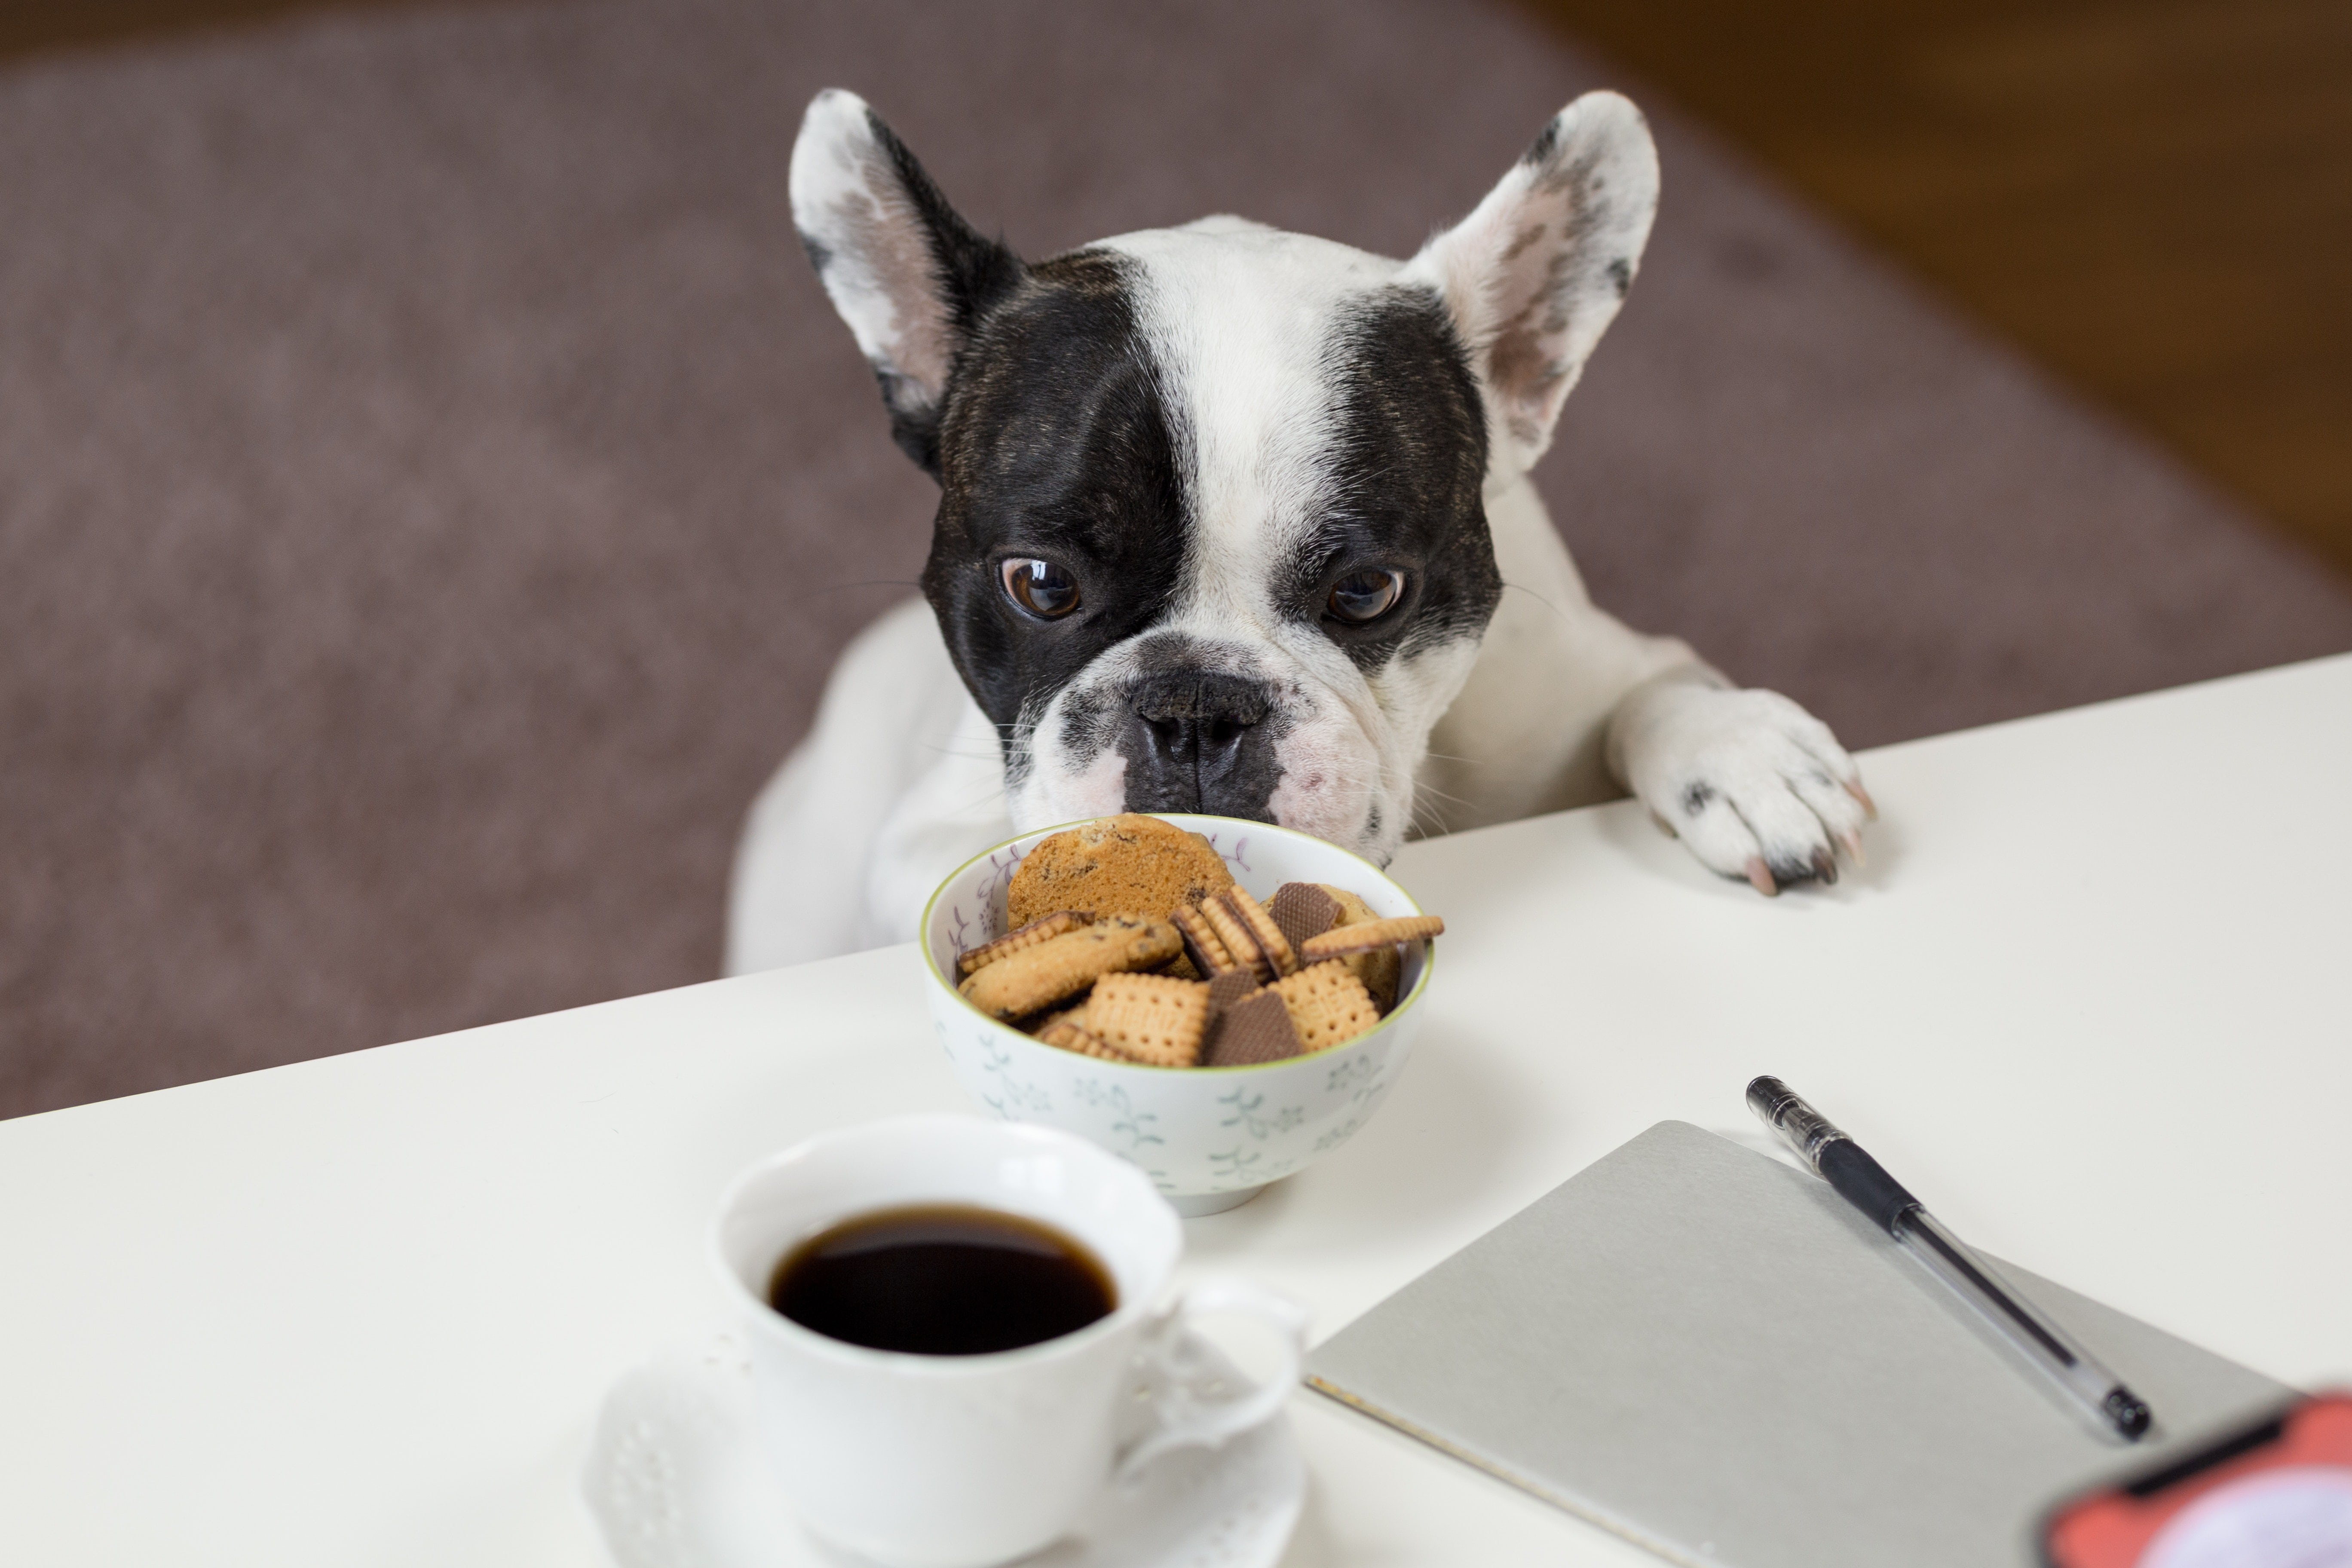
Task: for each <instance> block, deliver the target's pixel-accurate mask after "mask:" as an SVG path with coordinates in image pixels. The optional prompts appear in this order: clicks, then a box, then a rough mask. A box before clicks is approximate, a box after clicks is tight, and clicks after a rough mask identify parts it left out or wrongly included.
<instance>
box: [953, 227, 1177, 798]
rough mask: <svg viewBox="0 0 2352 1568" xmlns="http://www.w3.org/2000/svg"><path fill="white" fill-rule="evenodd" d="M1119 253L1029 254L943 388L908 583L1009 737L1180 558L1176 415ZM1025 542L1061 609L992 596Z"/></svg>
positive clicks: (1159, 596) (1165, 587)
mask: <svg viewBox="0 0 2352 1568" xmlns="http://www.w3.org/2000/svg"><path fill="white" fill-rule="evenodd" d="M1133 265H1134V264H1133V263H1131V262H1129V260H1127V259H1126V258H1122V257H1119V256H1117V255H1114V254H1112V253H1111V252H1108V251H1087V250H1081V251H1074V252H1072V253H1071V254H1070V255H1068V256H1064V257H1059V258H1055V259H1053V260H1051V261H1045V262H1040V263H1038V264H1037V265H1036V266H1035V267H1034V268H1029V269H1028V272H1027V274H1026V276H1025V278H1024V280H1023V282H1022V285H1021V287H1020V288H1018V289H1015V290H1014V291H1013V294H1012V295H1011V296H1009V297H1008V298H1006V299H1005V300H1003V301H1001V302H1000V303H999V304H998V305H997V306H996V307H995V309H994V310H991V311H990V312H989V313H988V314H986V315H985V316H983V317H982V318H981V319H980V320H979V321H977V323H976V324H975V326H974V328H973V330H972V332H971V337H970V340H969V341H968V342H967V343H966V345H965V347H964V350H963V353H962V354H961V356H960V357H959V358H958V360H957V362H956V367H955V371H954V374H952V375H951V376H950V379H949V382H948V390H947V395H946V396H945V398H944V399H942V411H941V418H940V431H939V447H938V451H939V468H938V470H937V471H938V475H939V479H940V510H939V516H938V519H937V521H936V524H935V526H934V528H933V531H932V536H931V555H930V560H929V563H927V564H926V565H925V566H924V568H923V579H922V581H923V594H924V596H925V597H927V598H928V599H929V600H930V603H931V608H932V609H933V610H934V611H935V612H936V613H937V614H938V616H939V621H940V629H941V631H942V632H943V633H944V634H945V636H946V637H947V644H948V652H949V654H950V657H952V658H954V660H955V665H956V669H957V671H958V672H959V673H960V674H961V675H962V677H963V679H964V684H965V685H966V686H967V687H969V688H970V689H971V694H972V697H973V699H974V700H976V701H978V702H979V704H980V707H981V710H982V712H984V713H986V714H987V715H988V716H989V718H990V719H991V720H992V721H994V723H995V724H996V727H997V731H998V733H999V735H1000V736H1002V737H1003V740H1004V741H1005V742H1006V743H1007V746H1008V749H1009V748H1010V747H1011V745H1012V743H1013V742H1014V741H1015V740H1016V739H1017V735H1016V730H1017V726H1018V725H1019V723H1020V721H1021V720H1022V718H1023V715H1024V711H1025V712H1028V713H1030V714H1031V715H1033V716H1034V711H1035V710H1036V709H1037V708H1040V707H1042V706H1044V704H1045V701H1046V700H1049V699H1050V698H1051V697H1052V696H1053V694H1054V693H1055V692H1056V691H1059V690H1060V689H1062V688H1063V687H1064V686H1065V685H1066V684H1068V682H1069V681H1070V679H1072V678H1073V677H1074V676H1076V674H1077V673H1078V671H1079V670H1081V669H1083V668H1086V666H1087V663H1088V662H1089V661H1090V660H1092V659H1093V658H1095V657H1096V656H1097V654H1099V653H1101V652H1102V651H1103V650H1104V649H1105V648H1108V647H1111V646H1112V645H1113V644H1115V643H1118V642H1123V641H1125V640H1126V639H1127V638H1129V637H1134V636H1135V635H1136V634H1138V633H1139V632H1141V631H1144V630H1146V629H1147V628H1149V627H1150V625H1151V623H1152V622H1153V621H1154V620H1156V619H1158V618H1159V616H1160V615H1161V614H1162V613H1163V612H1164V611H1165V610H1166V608H1167V606H1168V604H1169V601H1170V599H1171V597H1172V596H1173V595H1174V593H1175V591H1176V585H1177V581H1178V578H1179V576H1180V575H1181V573H1182V571H1183V566H1184V559H1185V554H1186V551H1187V546H1188V544H1189V542H1190V539H1191V534H1192V514H1191V501H1190V498H1189V496H1188V493H1187V489H1186V486H1185V484H1184V480H1183V476H1182V475H1181V473H1180V471H1179V468H1178V458H1177V453H1178V450H1179V448H1180V445H1181V436H1180V432H1179V430H1178V427H1177V420H1178V417H1179V416H1178V414H1177V413H1176V412H1175V411H1173V410H1171V406H1170V404H1169V400H1168V399H1167V397H1166V396H1165V395H1163V394H1162V391H1161V388H1160V376H1159V368H1158V365H1157V363H1155V361H1154V359H1153V357H1152V355H1151V353H1150V348H1149V346H1148V345H1147V344H1146V342H1144V340H1143V337H1142V335H1141V333H1140V332H1139V330H1138V327H1137V323H1136V315H1135V307H1134V302H1133V300H1132V297H1131V295H1130V291H1129V279H1128V271H1129V268H1131V267H1132V266H1133ZM1029 556H1036V557H1041V558H1043V559H1045V560H1049V561H1053V562H1055V563H1057V564H1059V565H1061V566H1062V567H1063V568H1065V569H1066V570H1067V571H1068V572H1070V573H1071V574H1073V575H1074V576H1075V577H1076V579H1077V583H1078V593H1079V602H1078V607H1077V609H1076V610H1075V611H1073V612H1072V613H1071V614H1069V615H1067V616H1063V617H1062V618H1060V619H1058V620H1044V619H1040V618H1039V617H1037V616H1032V615H1030V614H1028V613H1027V612H1025V611H1024V610H1022V609H1020V608H1018V607H1017V606H1015V605H1013V603H1012V601H1011V600H1010V599H1008V598H1006V596H1005V595H1004V593H1003V589H1002V587H1001V586H1000V585H999V580H998V569H999V567H1000V566H1001V565H1002V563H1003V562H1005V561H1007V560H1013V559H1021V558H1024V557H1029ZM1096 732H1097V733H1098V732H1099V728H1098V727H1097V731H1096ZM1084 754H1085V752H1083V751H1082V752H1081V757H1082V758H1083V755H1084ZM1015 760H1017V759H1015Z"/></svg>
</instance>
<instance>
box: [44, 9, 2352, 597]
mask: <svg viewBox="0 0 2352 1568" xmlns="http://www.w3.org/2000/svg"><path fill="white" fill-rule="evenodd" d="M1523 3H1524V4H1527V5H1532V6H1534V7H1535V8H1536V9H1537V10H1538V11H1539V12H1540V13H1542V14H1543V15H1545V16H1549V17H1550V18H1552V19H1553V20H1555V21H1556V22H1558V23H1559V25H1560V26H1563V27H1565V28H1566V29H1568V30H1569V31H1570V33H1572V34H1573V35H1575V36H1577V37H1582V38H1584V39H1587V40H1589V41H1591V42H1592V43H1595V44H1598V45H1599V46H1601V47H1602V48H1604V49H1606V50H1608V51H1610V52H1611V53H1612V54H1614V55H1615V56H1616V57H1617V58H1620V59H1621V60H1622V61H1623V62H1624V63H1625V64H1626V65H1627V66H1628V67H1630V68H1632V69H1633V70H1634V71H1636V72H1638V73H1640V74H1641V76H1642V77H1643V78H1645V79H1647V80H1648V81H1649V82H1651V83H1654V84H1655V85H1656V86H1657V87H1659V88H1661V89H1664V91H1666V92H1668V93H1671V94H1672V95H1674V96H1675V98H1677V99H1679V100H1681V101H1682V102H1683V104H1684V105H1685V107H1686V108H1688V109H1691V110H1696V112H1697V113H1698V114H1699V115H1700V116H1702V117H1703V118H1705V119H1706V120H1708V121H1712V122H1713V123H1714V124H1715V125H1716V126H1717V128H1718V129H1720V130H1721V131H1722V132H1725V133H1726V134H1727V136H1728V137H1729V138H1730V139H1731V140H1732V141H1733V142H1737V143H1739V144H1741V145H1743V146H1744V147H1745V148H1746V149H1747V150H1748V152H1749V153H1750V154H1751V155H1752V156H1754V157H1755V158H1757V159H1758V160H1759V162H1761V163H1764V164H1765V165H1767V166H1768V167H1770V168H1771V169H1773V170H1775V171H1777V172H1778V174H1780V177H1782V178H1783V179H1785V180H1787V181H1788V182H1789V183H1790V184H1792V185H1793V186H1795V187H1796V188H1797V189H1799V190H1801V191H1802V192H1803V193H1805V194H1806V195H1808V196H1810V197H1811V199H1812V200H1813V201H1814V202H1816V203H1817V204H1819V205H1821V206H1822V207H1823V208H1825V209H1827V210H1828V211H1829V212H1831V213H1832V214H1834V215H1835V216H1838V217H1839V218H1841V219H1843V221H1844V222H1845V223H1846V224H1847V225H1849V226H1851V227H1852V228H1853V229H1854V230H1856V231H1858V232H1859V233H1861V234H1862V235H1864V236H1865V237H1867V238H1869V239H1870V240H1871V241H1872V242H1874V244H1876V245H1877V246H1878V247H1881V248H1882V249H1883V250H1885V251H1886V252H1888V253H1889V254H1891V255H1893V256H1895V258H1899V259H1900V260H1901V261H1903V262H1905V263H1906V264H1907V265H1908V266H1909V267H1910V268H1912V269H1913V270H1915V271H1916V272H1917V273H1919V274H1920V275H1922V276H1924V277H1925V278H1927V279H1929V280H1930V281H1931V282H1933V283H1935V284H1937V285H1938V286H1940V287H1941V288H1942V289H1944V290H1945V291H1946V292H1948V294H1949V295H1950V296H1952V297H1953V298H1954V299H1956V300H1958V301H1959V302H1960V303H1961V305H1962V306H1963V307H1965V308H1966V309H1967V310H1970V311H1972V312H1973V313H1974V314H1975V315H1977V316H1978V317H1979V319H1980V320H1982V321H1985V322H1986V323H1988V324H1990V326H1991V327H1992V328H1993V329H1994V330H1995V331H1999V332H2001V333H2003V334H2005V335H2007V336H2008V337H2009V338H2011V340H2012V341H2014V342H2017V343H2019V344H2020V345H2021V346H2022V347H2023V348H2024V349H2025V351H2026V352H2027V353H2029V354H2032V356H2034V357H2035V358H2037V359H2038V360H2040V361H2041V362H2042V363H2043V364H2045V365H2047V366H2049V367H2051V368H2052V369H2053V370H2054V371H2056V372H2057V373H2058V374H2060V375H2062V376H2063V377H2065V378H2066V379H2067V380H2069V381H2071V382H2072V383H2073V384H2074V385H2075V386H2077V387H2078V388H2080V389H2081V390H2083V391H2084V392H2086V393H2088V394H2089V395H2092V396H2093V397H2095V398H2097V399H2100V400H2102V401H2104V402H2105V403H2106V404H2107V405H2110V406H2111V407H2113V408H2115V409H2116V410H2118V411H2120V412H2121V413H2122V414H2123V415H2125V416H2126V417H2127V418H2129V419H2131V420H2133V421H2135V422H2137V424H2138V425H2140V426H2142V427H2144V428H2145V429H2147V430H2148V431H2150V432H2152V433H2153V434H2155V435H2156V436H2157V437H2158V438H2159V439H2161V440H2163V441H2165V442H2167V443H2168V444H2169V445H2170V446H2171V447H2173V448H2174V449H2175V450H2176V451H2178V452H2179V453H2180V454H2181V455H2182V456H2183V457H2184V458H2187V459H2188V460H2189V462H2190V463H2191V464H2192V465H2194V466H2196V467H2199V468H2202V469H2203V470H2204V471H2205V472H2206V473H2207V474H2209V475H2210V476H2211V477H2212V478H2213V479H2216V480H2218V481H2219V482H2220V483H2221V485H2222V486H2223V487H2225V488H2226V489H2231V490H2233V491H2235V492H2236V493H2237V494H2238V495H2239V496H2240V497H2242V499H2244V500H2246V501H2248V502H2250V503H2251V504H2252V506H2253V507H2254V508H2255V509H2256V510H2259V511H2261V512H2263V513H2264V514H2265V515H2267V516H2269V517H2270V518H2271V519H2273V521H2276V522H2277V523H2279V524H2280V525H2282V526H2283V527H2284V528H2285V529H2286V530H2288V531H2290V532H2292V533H2294V534H2296V535H2298V536H2300V537H2301V538H2303V539H2304V540H2305V541H2306V542H2309V543H2310V544H2311V545H2313V546H2314V547H2315V549H2317V550H2319V551H2320V552H2323V553H2325V554H2326V555H2327V556H2329V557H2330V558H2332V559H2333V560H2334V561H2335V562H2336V564H2337V565H2338V566H2339V567H2341V568H2343V569H2346V570H2347V571H2352V0H1902V3H1900V4H1892V5H1890V4H1887V3H1885V0H1774V3H1770V4H1764V5H1757V4H1742V3H1740V0H1523ZM317 5H318V0H73V3H65V0H0V58H6V57H9V56H14V55H22V54H25V53H29V52H33V51H37V50H44V49H48V48H56V47H77V46H82V45H90V44H102V43H106V42H110V41H114V40H117V39H121V38H126V37H141V36H152V35H154V34H158V33H163V32H170V31H176V30H181V29H188V28H195V27H202V26H215V25H221V24H234V23H238V22H244V21H249V20H254V19H257V18H260V17H264V16H270V15H274V14H278V13H282V12H286V11H292V10H299V9H310V8H316V7H317Z"/></svg>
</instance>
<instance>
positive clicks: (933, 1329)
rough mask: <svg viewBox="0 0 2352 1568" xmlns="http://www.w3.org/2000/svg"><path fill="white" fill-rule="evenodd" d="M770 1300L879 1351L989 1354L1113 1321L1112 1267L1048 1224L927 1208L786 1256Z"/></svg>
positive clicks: (808, 1323) (845, 1231)
mask: <svg viewBox="0 0 2352 1568" xmlns="http://www.w3.org/2000/svg"><path fill="white" fill-rule="evenodd" d="M768 1302H769V1305H771V1306H772V1307H774V1308H775V1309H776V1310H777V1311H779V1312H782V1314H783V1315H784V1316H785V1317H787V1318H790V1319H791V1320H792V1321H794V1322H795V1323H798V1324H800V1325H801V1326H802V1327H803V1328H805V1329H814V1330H815V1331H817V1332H818V1333H820V1334H825V1335H829V1336H831V1337H832V1338H834V1339H836V1340H846V1341H848V1342H850V1343H851V1344H854V1345H867V1346H871V1347H872V1348H873V1349H875V1350H883V1351H912V1352H916V1353H917V1354H920V1355H984V1354H986V1353H987V1352H990V1351H1009V1350H1015V1349H1018V1348H1019V1347H1020V1346H1022V1345H1034V1344H1036V1343H1037V1342H1040V1341H1042V1340H1050V1339H1055V1338H1056V1337H1058V1336H1060V1335H1063V1334H1066V1333H1070V1332H1073V1331H1076V1330H1078V1329H1083V1328H1085V1327H1086V1326H1087V1324H1088V1323H1091V1322H1093V1321H1095V1320H1096V1319H1097V1318H1105V1317H1108V1316H1109V1315H1110V1313H1111V1311H1112V1310H1113V1309H1114V1308H1116V1307H1117V1306H1118V1290H1117V1289H1115V1288H1114V1287H1113V1286H1112V1284H1111V1279H1110V1271H1109V1270H1108V1269H1107V1268H1104V1267H1103V1266H1102V1263H1101V1261H1100V1260H1099V1259H1097V1258H1096V1257H1095V1255H1094V1254H1093V1253H1091V1252H1089V1251H1087V1248H1086V1247H1083V1246H1082V1245H1080V1244H1079V1243H1078V1242H1076V1241H1074V1240H1073V1239H1071V1238H1070V1237H1066V1236H1064V1235H1063V1234H1062V1233H1061V1232H1060V1231H1058V1230H1055V1229H1054V1228H1053V1227H1052V1226H1045V1225H1040V1224H1038V1223H1037V1222H1036V1221H1035V1220H1030V1219H1023V1218H1021V1217H1019V1216H1018V1215H1009V1214H999V1213H998V1212H997V1211H995V1210H994V1209H983V1208H971V1207H966V1206H963V1205H948V1204H930V1205H923V1206H921V1207H918V1208H898V1209H881V1210H877V1211H876V1212H875V1213H873V1214H867V1215H858V1216H857V1217H856V1219H848V1220H844V1221H842V1222H841V1223H840V1224H839V1225H836V1226H834V1227H833V1228H832V1229H830V1230H827V1231H824V1232H823V1233H822V1234H820V1235H818V1236H816V1237H813V1238H811V1239H810V1240H808V1241H804V1242H803V1243H802V1244H801V1245H800V1246H798V1247H794V1248H793V1250H792V1251H791V1252H789V1253H787V1254H785V1256H784V1260H783V1261H782V1263H779V1264H777V1265H776V1272H775V1276H774V1278H773V1279H772V1280H771V1281H770V1282H769V1286H768Z"/></svg>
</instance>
